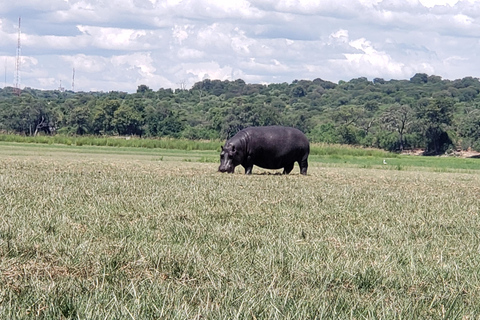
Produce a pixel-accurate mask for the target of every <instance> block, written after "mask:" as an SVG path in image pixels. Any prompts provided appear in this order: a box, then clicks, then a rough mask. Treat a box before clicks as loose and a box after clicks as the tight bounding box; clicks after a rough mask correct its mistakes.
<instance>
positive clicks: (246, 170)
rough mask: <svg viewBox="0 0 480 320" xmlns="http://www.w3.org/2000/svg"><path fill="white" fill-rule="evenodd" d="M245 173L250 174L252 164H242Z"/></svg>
mask: <svg viewBox="0 0 480 320" xmlns="http://www.w3.org/2000/svg"><path fill="white" fill-rule="evenodd" d="M244 168H245V174H252V169H253V165H251V166H250V165H248V166H244Z"/></svg>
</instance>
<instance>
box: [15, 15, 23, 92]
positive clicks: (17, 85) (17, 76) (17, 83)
mask: <svg viewBox="0 0 480 320" xmlns="http://www.w3.org/2000/svg"><path fill="white" fill-rule="evenodd" d="M21 19H22V18H21V17H18V42H17V58H16V60H15V92H16V93H17V94H18V95H20V53H21V44H20V35H21V31H20V30H21V29H20V24H21V21H22V20H21Z"/></svg>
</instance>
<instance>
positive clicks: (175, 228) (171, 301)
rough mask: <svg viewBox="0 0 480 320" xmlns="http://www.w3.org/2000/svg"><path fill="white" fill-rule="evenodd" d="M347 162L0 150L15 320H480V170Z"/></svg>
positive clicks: (6, 294)
mask: <svg viewBox="0 0 480 320" xmlns="http://www.w3.org/2000/svg"><path fill="white" fill-rule="evenodd" d="M328 157H330V158H328ZM339 158H340V159H341V160H343V162H341V163H335V162H329V159H330V160H332V161H333V160H334V158H332V156H323V157H322V156H320V155H318V156H317V155H315V156H312V160H311V161H310V167H309V175H308V176H306V177H304V176H301V175H299V174H298V167H296V168H295V169H294V174H291V175H288V176H283V175H275V174H269V173H270V171H265V170H261V169H260V168H257V167H255V168H254V174H253V175H252V176H245V175H243V174H241V172H242V170H240V169H238V170H237V173H236V174H233V175H229V174H220V173H218V172H216V170H217V167H218V163H215V159H218V153H216V152H214V151H202V152H200V151H190V152H187V151H181V150H151V149H147V148H145V149H138V148H137V149H135V148H107V147H87V146H85V145H84V146H81V147H79V146H59V145H36V144H35V145H33V144H16V143H0V212H1V213H2V214H1V215H0V318H4V319H20V318H21V319H25V318H27V319H28V318H46V319H51V318H55V319H58V318H66V319H73V318H75V319H105V318H106V319H200V318H204V319H273V318H281V319H314V318H318V319H321V318H324V319H346V318H348V319H378V318H388V319H405V318H408V319H411V318H416V319H425V318H426V319H442V318H443V319H475V318H478V317H480V306H479V305H478V301H480V279H479V277H478V270H479V268H480V255H479V254H478V250H479V248H480V239H479V237H478V230H479V228H480V217H479V213H480V199H479V197H478V195H479V194H480V174H479V171H478V170H475V169H472V168H470V167H468V168H464V169H462V168H460V169H456V167H457V165H458V163H462V162H461V161H460V162H455V161H453V160H455V159H452V160H451V159H444V158H427V162H426V163H423V164H422V163H421V162H414V161H413V160H408V159H410V158H406V159H407V160H404V157H394V158H391V159H390V158H389V159H387V165H383V164H382V163H381V162H380V163H378V160H379V159H381V158H379V157H368V156H366V157H364V158H363V160H362V161H364V162H361V161H360V160H358V161H355V159H354V158H355V157H351V158H349V157H347V156H346V155H342V156H339ZM185 159H189V161H185ZM456 160H463V159H456ZM467 160H468V159H467ZM345 161H346V162H345ZM368 161H371V165H370V166H368V165H366V164H368ZM380 161H381V160H380ZM395 161H406V162H399V164H395ZM408 161H412V162H408ZM415 161H419V160H415ZM442 161H445V163H446V164H445V165H442V163H443V162H442ZM450 161H452V162H450ZM390 163H392V164H390ZM405 163H407V164H405ZM397 165H401V166H403V169H401V170H398V169H396V166H397ZM422 165H423V166H422ZM437 165H438V166H439V167H440V168H441V167H442V166H444V168H445V169H442V170H436V169H435V168H436V166H437ZM390 166H391V168H390ZM469 166H470V164H469Z"/></svg>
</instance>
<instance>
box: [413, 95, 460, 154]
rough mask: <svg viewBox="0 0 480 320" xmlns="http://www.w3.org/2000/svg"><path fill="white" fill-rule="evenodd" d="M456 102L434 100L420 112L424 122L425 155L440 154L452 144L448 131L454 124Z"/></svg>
mask: <svg viewBox="0 0 480 320" xmlns="http://www.w3.org/2000/svg"><path fill="white" fill-rule="evenodd" d="M453 112H454V102H453V101H452V100H451V99H432V100H430V103H429V104H428V105H427V106H426V107H424V108H421V109H420V110H419V111H418V115H419V118H420V119H421V120H422V122H423V127H424V138H425V153H426V154H440V153H443V152H445V151H446V150H447V149H448V147H449V146H450V145H451V144H452V140H451V139H450V138H449V136H448V134H447V130H448V128H449V126H450V125H451V123H452V119H453Z"/></svg>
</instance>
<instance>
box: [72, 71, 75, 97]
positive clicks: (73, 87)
mask: <svg viewBox="0 0 480 320" xmlns="http://www.w3.org/2000/svg"><path fill="white" fill-rule="evenodd" d="M72 91H73V92H75V68H73V75H72Z"/></svg>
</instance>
